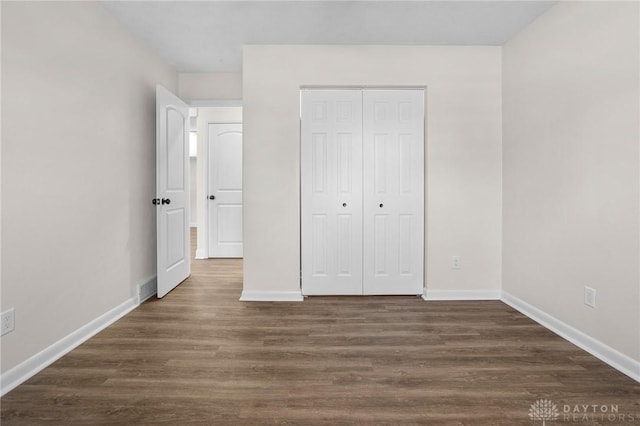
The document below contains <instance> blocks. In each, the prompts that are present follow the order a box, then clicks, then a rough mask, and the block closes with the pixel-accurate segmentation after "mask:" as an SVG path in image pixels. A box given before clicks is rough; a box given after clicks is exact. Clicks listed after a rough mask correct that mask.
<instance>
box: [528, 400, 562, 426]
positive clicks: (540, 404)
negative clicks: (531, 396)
mask: <svg viewBox="0 0 640 426" xmlns="http://www.w3.org/2000/svg"><path fill="white" fill-rule="evenodd" d="M558 416H559V414H558V407H557V406H556V404H554V403H553V402H551V401H549V400H548V399H539V400H537V401H536V402H534V403H533V404H531V408H529V418H530V419H531V420H542V426H545V424H546V423H545V422H546V421H547V420H549V421H553V420H557V419H558Z"/></svg>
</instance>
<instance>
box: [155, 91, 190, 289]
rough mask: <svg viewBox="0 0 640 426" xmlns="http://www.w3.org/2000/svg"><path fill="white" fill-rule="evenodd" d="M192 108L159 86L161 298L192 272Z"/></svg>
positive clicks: (157, 129) (158, 175)
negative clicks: (190, 193)
mask: <svg viewBox="0 0 640 426" xmlns="http://www.w3.org/2000/svg"><path fill="white" fill-rule="evenodd" d="M188 136H189V107H188V106H187V104H185V103H184V102H183V101H182V100H181V99H180V98H178V97H177V96H175V95H174V94H173V93H171V92H169V91H168V90H167V89H165V88H164V87H162V86H159V85H158V86H156V194H157V195H156V197H158V198H155V199H154V200H153V203H154V204H155V205H156V207H157V210H156V211H157V217H156V223H157V230H156V233H157V241H158V243H157V246H158V248H157V270H158V297H159V298H160V297H163V296H164V295H165V294H167V293H168V292H170V291H171V290H173V288H175V287H176V286H177V285H178V284H180V283H181V282H182V281H184V280H185V279H186V278H187V277H188V276H189V274H190V273H191V262H190V259H189V253H190V251H189V249H190V244H191V243H190V234H189V137H188Z"/></svg>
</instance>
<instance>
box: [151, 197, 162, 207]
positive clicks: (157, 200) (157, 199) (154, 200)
mask: <svg viewBox="0 0 640 426" xmlns="http://www.w3.org/2000/svg"><path fill="white" fill-rule="evenodd" d="M151 204H153V205H154V206H157V205H159V204H160V198H154V199H153V200H151Z"/></svg>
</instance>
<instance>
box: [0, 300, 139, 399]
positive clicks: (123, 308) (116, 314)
mask: <svg viewBox="0 0 640 426" xmlns="http://www.w3.org/2000/svg"><path fill="white" fill-rule="evenodd" d="M136 302H137V300H136V298H135V297H132V298H131V299H129V300H127V301H125V302H123V303H121V304H120V305H118V306H116V307H115V308H113V309H111V310H110V311H108V312H106V313H104V314H102V315H100V316H99V317H98V318H96V319H94V320H93V321H91V322H89V323H88V324H86V325H84V326H82V327H80V328H79V329H77V330H76V331H74V332H73V333H71V334H69V335H67V336H66V337H63V338H62V339H60V340H58V341H57V342H55V343H54V344H52V345H51V346H49V347H48V348H45V349H44V350H42V351H40V352H39V353H37V354H35V355H34V356H32V357H31V358H29V359H27V360H26V361H23V362H21V363H20V364H18V365H16V366H15V367H13V368H12V369H11V370H8V371H7V372H5V373H3V374H2V376H1V377H0V383H2V385H1V391H0V392H1V395H2V396H4V395H5V394H6V393H7V392H9V391H10V390H12V389H14V388H15V387H17V386H18V385H20V384H22V383H23V382H25V381H27V380H29V379H30V378H31V377H33V376H34V375H36V374H37V373H38V372H40V371H41V370H43V369H44V368H45V367H48V366H49V365H51V364H53V363H54V362H55V361H57V360H58V359H60V358H61V357H62V356H64V355H66V354H67V353H69V352H71V351H72V350H73V349H75V348H76V347H78V346H80V345H81V344H82V343H84V342H85V341H87V340H88V339H90V338H91V337H93V336H94V335H96V334H98V333H99V332H100V331H102V330H104V329H105V328H107V327H108V326H110V325H111V324H113V323H114V322H116V321H117V320H119V319H120V318H122V317H123V316H125V315H126V314H128V313H129V312H131V311H132V310H134V309H135V308H136V307H137V306H138V303H136Z"/></svg>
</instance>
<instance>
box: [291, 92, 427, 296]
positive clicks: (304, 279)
mask: <svg viewBox="0 0 640 426" xmlns="http://www.w3.org/2000/svg"><path fill="white" fill-rule="evenodd" d="M341 91H349V92H350V93H353V92H354V91H355V92H359V93H360V94H361V95H360V97H361V100H362V104H361V111H360V115H361V120H362V133H361V135H360V136H361V144H366V143H367V142H368V141H366V140H365V137H366V136H365V134H364V133H365V132H366V131H367V130H366V129H365V121H366V118H365V116H364V112H363V111H364V108H365V101H364V98H365V92H370V93H374V92H377V93H381V94H387V93H391V92H393V91H401V92H402V93H407V94H410V96H409V98H410V99H409V100H410V101H411V102H415V105H417V110H416V111H414V113H415V114H416V118H417V123H414V126H413V130H412V131H413V133H414V136H415V137H417V138H418V140H417V141H415V143H414V144H413V145H411V149H410V152H407V151H406V150H405V151H404V154H403V153H402V152H400V153H398V155H396V156H395V160H393V161H396V162H398V161H401V160H402V158H405V159H411V160H412V161H411V169H412V172H415V171H416V170H415V168H416V166H418V169H419V171H418V175H417V176H418V178H417V179H413V180H412V185H414V184H415V187H411V190H412V191H413V192H414V193H415V194H416V195H417V196H418V198H417V199H414V200H413V201H412V203H410V204H413V206H414V207H415V215H409V214H407V212H406V211H403V210H402V209H403V208H402V207H400V204H402V203H401V202H398V201H399V200H402V198H403V197H399V198H398V197H397V196H396V199H395V200H391V199H390V198H388V195H389V194H387V198H386V199H387V200H389V201H387V203H385V202H384V201H382V202H380V203H378V204H377V209H378V210H375V209H373V208H371V206H367V205H365V203H368V204H371V202H373V201H376V200H377V198H380V195H381V194H373V195H372V194H367V193H366V191H367V189H365V187H367V186H368V185H367V182H366V181H365V179H366V178H365V174H366V175H368V176H369V178H370V175H371V174H372V173H371V170H369V171H367V170H365V169H366V167H367V166H365V165H364V164H363V163H364V161H365V160H364V159H365V158H367V157H371V155H372V153H371V152H369V153H365V152H363V150H367V147H365V146H364V145H361V147H360V150H361V151H360V152H361V159H362V163H361V164H360V172H361V173H360V179H361V182H360V188H361V198H360V220H359V221H357V220H356V221H354V219H353V217H356V216H357V213H358V212H356V211H352V212H351V213H352V214H353V216H352V219H351V225H352V226H353V224H355V222H359V224H360V228H361V230H360V236H361V243H360V252H359V253H357V254H356V255H355V257H356V262H355V263H354V264H353V266H356V264H357V262H358V261H359V262H360V269H361V273H360V277H359V282H360V288H359V289H358V288H357V286H356V285H355V284H354V282H353V280H352V281H351V282H350V283H349V284H348V285H347V286H344V285H343V284H344V280H343V279H339V278H344V277H338V276H334V277H331V274H324V276H322V275H323V274H317V273H315V274H314V273H312V272H311V271H312V269H311V268H310V266H311V265H310V263H311V260H310V253H311V252H312V251H313V244H311V243H310V240H311V239H310V233H311V230H312V229H313V228H310V227H309V222H310V220H311V216H310V215H309V212H310V206H311V204H310V202H309V199H308V194H309V192H308V191H309V188H310V186H311V185H312V183H311V179H312V178H313V177H312V174H313V172H312V170H311V169H312V167H311V163H310V162H309V160H310V159H309V155H310V152H309V151H310V150H311V149H310V147H309V144H308V142H309V141H308V140H305V138H306V137H309V135H308V134H307V133H308V131H309V127H308V123H307V122H306V120H305V118H308V115H309V112H308V111H307V112H306V116H305V111H304V110H305V105H304V103H305V99H306V98H308V96H309V95H310V93H315V94H316V95H317V96H320V97H321V95H322V94H332V95H333V96H335V95H336V93H338V92H341ZM411 99H413V100H411ZM300 100H301V105H300V107H301V109H300V112H301V119H300V120H301V136H300V137H301V139H300V179H301V183H300V191H301V192H300V200H301V201H300V202H301V204H300V209H301V230H300V232H301V259H300V267H301V275H300V277H301V290H302V294H303V295H304V296H309V295H346V294H349V295H366V294H371V295H373V294H380V295H382V294H389V295H390V294H416V295H422V294H423V292H424V286H425V283H424V269H425V268H424V265H425V262H426V259H425V252H426V250H425V241H426V236H425V218H426V207H425V201H426V194H425V191H426V185H425V164H426V159H425V152H426V140H425V134H426V132H425V128H424V127H425V123H426V118H425V109H426V105H425V103H426V88H425V87H417V86H411V87H406V86H397V87H370V86H369V87H353V86H350V87H335V86H332V87H318V86H314V87H302V88H301V91H300ZM307 109H308V106H307ZM405 118H406V117H405ZM376 131H378V132H379V131H380V129H379V128H374V129H373V132H374V133H375V132H376ZM369 133H371V132H369ZM400 133H402V132H400ZM370 136H371V135H370ZM395 137H398V135H396V136H395ZM305 142H306V143H305ZM368 143H371V141H369V142H368ZM395 144H396V147H397V145H398V144H397V143H395ZM404 145H405V146H406V145H407V144H406V143H405V144H404ZM373 155H375V154H373ZM403 155H404V157H403ZM363 168H364V169H363ZM405 175H406V173H405ZM399 181H400V179H396V183H395V185H396V187H397V188H398V191H396V192H401V191H400V190H401V188H400V187H399V185H400V184H401V183H400V182H399ZM369 186H371V185H369ZM405 189H406V188H405ZM368 190H369V192H371V191H370V188H369V189H368ZM396 195H398V194H396ZM356 198H357V197H356ZM392 198H393V197H392ZM405 198H406V197H405ZM414 198H415V197H414ZM374 199H375V200H374ZM388 203H391V205H389V204H388ZM394 203H395V204H396V208H395V210H396V212H395V213H394V214H393V215H392V216H393V217H391V221H393V222H398V223H397V225H398V226H394V227H395V228H396V230H397V231H402V230H403V232H404V234H403V235H404V237H407V236H410V238H411V239H412V240H414V241H413V243H412V244H413V246H412V247H413V248H412V249H411V250H410V254H409V257H407V258H404V259H400V257H399V256H401V255H402V253H401V251H400V250H398V248H399V247H398V244H395V243H393V244H391V245H392V246H394V245H395V247H396V249H395V253H392V252H389V250H388V247H387V249H386V251H387V253H385V255H386V256H389V255H391V256H392V257H393V256H395V261H394V263H395V271H396V272H395V273H392V274H389V273H388V272H390V271H377V272H376V271H375V268H374V269H372V266H374V267H375V261H373V262H372V261H369V262H367V260H366V259H365V258H370V259H374V256H375V248H374V247H367V245H371V243H372V241H374V240H375V238H374V237H375V235H374V234H373V231H372V230H367V228H366V227H365V226H366V225H365V223H364V222H368V223H369V225H368V226H369V227H371V222H372V221H373V222H374V223H375V221H376V218H378V221H380V217H381V216H382V215H381V213H382V212H383V211H385V210H386V211H387V213H389V210H387V208H386V207H387V206H388V207H392V206H393V204H394ZM332 204H335V203H333V202H332ZM347 204H348V205H349V206H352V205H353V202H351V203H347ZM379 204H383V205H384V208H381V207H379ZM405 204H406V203H405ZM405 207H406V206H405ZM367 209H368V210H369V212H370V213H369V217H368V218H367V217H366V216H367ZM392 210H394V209H392ZM334 213H335V212H334ZM337 213H338V214H340V212H337ZM315 214H317V213H315ZM410 216H413V217H410ZM326 220H328V217H327V218H326ZM400 221H403V222H404V225H403V224H401V223H400ZM388 222H389V221H388ZM389 223H390V222H389ZM406 225H409V226H406ZM316 228H317V226H316ZM334 228H335V226H334ZM378 231H379V229H378ZM330 232H332V233H334V234H335V232H336V231H335V229H333V230H332V231H330ZM357 233H358V232H357V231H356V232H355V234H357ZM355 234H354V235H355ZM367 234H369V235H367ZM352 237H353V235H352ZM378 237H379V235H378ZM396 240H397V238H396ZM396 242H397V241H396ZM351 244H352V246H353V247H354V248H355V247H357V246H358V241H357V238H352V239H351ZM378 248H380V247H378ZM367 250H369V253H368V254H365V252H366V251H367ZM404 253H405V254H406V253H409V252H407V250H406V247H405V251H404ZM378 260H379V258H378ZM372 271H373V272H372ZM316 272H317V271H316ZM394 274H395V275H394ZM312 275H316V276H315V277H312ZM311 278H313V279H311ZM318 278H322V279H318ZM351 278H353V277H351ZM367 280H369V281H370V282H371V283H375V284H374V285H368V284H367ZM340 281H343V283H342V284H339V283H338V282H340ZM311 283H313V284H311ZM310 284H311V285H310Z"/></svg>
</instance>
